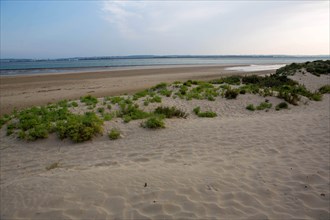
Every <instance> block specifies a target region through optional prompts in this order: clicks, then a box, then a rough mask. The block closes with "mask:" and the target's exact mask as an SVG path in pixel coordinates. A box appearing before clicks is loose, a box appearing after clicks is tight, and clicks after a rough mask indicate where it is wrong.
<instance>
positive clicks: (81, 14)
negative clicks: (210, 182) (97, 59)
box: [0, 0, 330, 58]
mask: <svg viewBox="0 0 330 220" xmlns="http://www.w3.org/2000/svg"><path fill="white" fill-rule="evenodd" d="M329 7H330V5H329V1H29V0H24V1H3V0H1V41H0V42H1V48H0V55H1V58H60V57H80V56H117V55H137V54H154V55H183V54H191V55H230V54H244V55H246V54H287V55H329V26H330V24H329V19H330V18H329V10H330V9H329Z"/></svg>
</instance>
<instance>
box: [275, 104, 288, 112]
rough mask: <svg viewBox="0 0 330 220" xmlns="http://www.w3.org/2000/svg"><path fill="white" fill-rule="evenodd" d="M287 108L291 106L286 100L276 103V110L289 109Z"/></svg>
mask: <svg viewBox="0 0 330 220" xmlns="http://www.w3.org/2000/svg"><path fill="white" fill-rule="evenodd" d="M287 108H289V106H288V103H286V102H281V103H279V104H278V105H276V107H275V109H276V111H279V110H281V109H287Z"/></svg>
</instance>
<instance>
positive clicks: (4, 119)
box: [0, 114, 11, 129]
mask: <svg viewBox="0 0 330 220" xmlns="http://www.w3.org/2000/svg"><path fill="white" fill-rule="evenodd" d="M10 120H11V117H10V116H9V115H7V114H5V115H4V116H2V117H0V129H1V128H2V126H3V125H4V124H6V123H7V122H8V121H10Z"/></svg>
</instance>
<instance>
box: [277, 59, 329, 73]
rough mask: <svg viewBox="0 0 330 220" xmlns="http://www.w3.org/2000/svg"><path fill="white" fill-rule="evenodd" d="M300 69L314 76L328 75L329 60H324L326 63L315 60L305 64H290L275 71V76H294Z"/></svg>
mask: <svg viewBox="0 0 330 220" xmlns="http://www.w3.org/2000/svg"><path fill="white" fill-rule="evenodd" d="M301 69H306V70H307V72H309V73H311V74H313V75H316V76H320V75H321V74H329V73H330V60H326V61H323V60H316V61H312V62H305V63H291V64H289V65H286V66H284V67H281V68H279V69H278V70H276V74H277V75H284V76H289V75H294V74H295V73H296V71H298V70H301Z"/></svg>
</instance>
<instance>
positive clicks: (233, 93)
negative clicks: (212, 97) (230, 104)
mask: <svg viewBox="0 0 330 220" xmlns="http://www.w3.org/2000/svg"><path fill="white" fill-rule="evenodd" d="M238 93H239V92H238V90H236V89H231V88H229V89H227V90H226V92H225V97H226V99H236V97H237V96H238Z"/></svg>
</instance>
